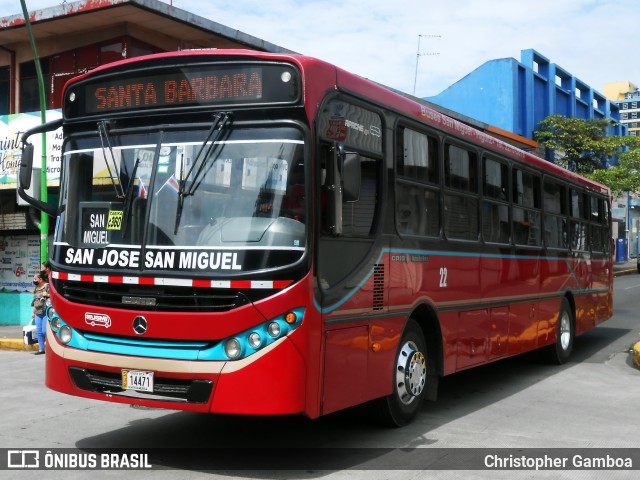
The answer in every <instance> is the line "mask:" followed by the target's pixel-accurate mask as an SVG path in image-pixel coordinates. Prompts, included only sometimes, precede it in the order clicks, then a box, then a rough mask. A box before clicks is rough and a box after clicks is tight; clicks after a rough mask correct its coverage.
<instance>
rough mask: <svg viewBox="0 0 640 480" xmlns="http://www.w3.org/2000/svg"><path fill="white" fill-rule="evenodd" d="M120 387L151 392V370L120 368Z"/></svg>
mask: <svg viewBox="0 0 640 480" xmlns="http://www.w3.org/2000/svg"><path fill="white" fill-rule="evenodd" d="M122 388H124V389H125V390H138V391H141V392H153V372H145V371H143V370H122Z"/></svg>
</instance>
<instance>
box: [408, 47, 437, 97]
mask: <svg viewBox="0 0 640 480" xmlns="http://www.w3.org/2000/svg"><path fill="white" fill-rule="evenodd" d="M423 38H442V36H441V35H418V53H417V54H416V73H415V76H414V77H413V94H414V95H415V94H416V83H417V82H418V63H419V62H420V57H424V56H431V57H433V56H436V55H440V52H425V53H421V52H420V40H422V39H423Z"/></svg>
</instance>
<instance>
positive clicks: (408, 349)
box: [376, 319, 429, 427]
mask: <svg viewBox="0 0 640 480" xmlns="http://www.w3.org/2000/svg"><path fill="white" fill-rule="evenodd" d="M427 358H428V356H427V348H426V342H425V340H424V335H423V333H422V330H421V329H420V327H419V326H418V323H417V322H416V321H415V320H413V319H409V321H408V322H407V326H406V328H405V330H404V333H403V335H402V340H401V341H400V345H399V348H398V353H397V354H396V359H395V364H394V369H393V379H392V380H393V392H392V393H391V395H389V396H387V397H384V398H381V399H379V400H378V401H377V402H378V404H377V407H378V409H377V412H376V413H377V417H378V420H380V421H381V423H383V424H384V425H387V426H392V427H401V426H403V425H406V424H408V423H410V422H411V420H413V418H414V417H415V416H416V415H417V414H418V412H419V411H420V407H421V406H422V402H423V400H424V394H425V388H426V384H427V379H428V378H429V376H428V364H427Z"/></svg>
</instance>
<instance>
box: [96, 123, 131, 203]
mask: <svg viewBox="0 0 640 480" xmlns="http://www.w3.org/2000/svg"><path fill="white" fill-rule="evenodd" d="M98 134H99V135H100V143H101V144H102V153H103V155H104V161H105V163H106V164H107V171H108V172H109V178H110V179H111V183H112V184H113V188H114V190H115V191H116V197H117V198H124V196H125V194H124V190H123V189H122V184H121V182H120V172H119V171H118V164H117V163H116V157H115V155H114V154H113V148H112V147H111V141H110V139H109V132H108V131H107V122H106V121H105V120H102V121H101V122H98ZM105 142H106V144H107V146H106V147H105ZM107 152H108V153H109V154H108V155H107ZM109 162H111V163H112V164H113V165H110V164H109ZM114 173H115V176H114ZM116 178H117V179H118V182H116Z"/></svg>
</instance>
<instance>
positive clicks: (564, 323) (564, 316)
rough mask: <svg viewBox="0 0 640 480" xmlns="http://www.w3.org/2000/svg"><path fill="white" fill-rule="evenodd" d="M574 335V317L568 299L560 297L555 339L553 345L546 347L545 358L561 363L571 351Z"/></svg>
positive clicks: (554, 362)
mask: <svg viewBox="0 0 640 480" xmlns="http://www.w3.org/2000/svg"><path fill="white" fill-rule="evenodd" d="M575 335H576V326H575V318H574V315H573V310H572V309H571V305H570V304H569V300H567V299H566V298H563V299H562V303H561V304H560V311H559V312H558V322H557V324H556V341H555V343H554V344H553V345H549V346H548V347H546V350H545V353H546V357H547V360H549V361H550V362H551V363H553V364H555V365H562V364H563V363H565V362H566V361H567V360H568V359H569V357H570V356H571V352H572V351H573V340H574V338H575Z"/></svg>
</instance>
